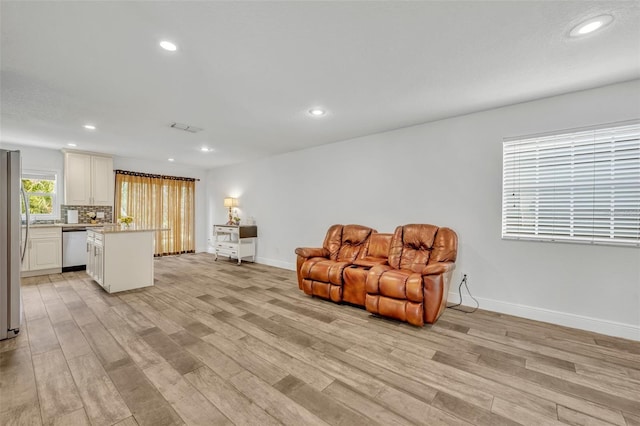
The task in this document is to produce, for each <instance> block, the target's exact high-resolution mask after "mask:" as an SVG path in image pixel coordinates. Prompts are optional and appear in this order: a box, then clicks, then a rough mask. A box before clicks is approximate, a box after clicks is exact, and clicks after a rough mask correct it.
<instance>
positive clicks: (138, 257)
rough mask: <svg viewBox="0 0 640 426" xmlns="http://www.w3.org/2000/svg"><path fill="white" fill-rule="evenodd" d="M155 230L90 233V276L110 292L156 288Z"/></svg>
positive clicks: (88, 267) (88, 262)
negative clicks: (154, 281) (154, 269)
mask: <svg viewBox="0 0 640 426" xmlns="http://www.w3.org/2000/svg"><path fill="white" fill-rule="evenodd" d="M155 231H156V230H155V229H153V230H138V229H132V230H126V229H123V230H120V229H119V228H105V229H103V230H87V274H89V276H90V277H91V278H93V279H94V280H95V281H96V282H97V283H98V284H100V285H101V286H102V288H104V289H105V290H106V291H107V292H109V293H115V292H118V291H125V290H133V289H135V288H141V287H149V286H152V285H153V253H154V240H153V238H154V233H155Z"/></svg>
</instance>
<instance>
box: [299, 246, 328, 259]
mask: <svg viewBox="0 0 640 426" xmlns="http://www.w3.org/2000/svg"><path fill="white" fill-rule="evenodd" d="M296 254H297V255H298V256H302V257H304V258H307V259H308V258H310V257H327V258H328V257H329V252H328V251H327V250H325V249H324V248H322V247H298V248H297V249H296Z"/></svg>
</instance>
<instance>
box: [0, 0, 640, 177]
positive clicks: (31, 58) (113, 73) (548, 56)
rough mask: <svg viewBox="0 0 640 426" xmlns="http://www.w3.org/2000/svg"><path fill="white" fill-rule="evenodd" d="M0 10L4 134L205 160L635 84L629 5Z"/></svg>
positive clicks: (172, 5) (14, 6) (632, 5)
mask: <svg viewBox="0 0 640 426" xmlns="http://www.w3.org/2000/svg"><path fill="white" fill-rule="evenodd" d="M1 8H2V9H1V15H2V16H1V24H2V39H1V43H2V44H1V49H2V50H1V68H2V78H1V96H2V98H1V107H2V110H1V113H2V116H1V120H2V121H1V128H0V129H1V134H0V139H1V140H2V141H4V142H12V143H19V144H27V145H35V146H42V147H49V148H56V149H58V148H63V147H66V144H67V143H68V142H75V143H77V144H78V148H77V149H83V150H89V151H97V152H104V153H111V154H115V155H121V156H127V157H133V158H145V159H152V160H160V161H166V160H167V158H169V157H173V158H175V159H176V163H183V164H188V165H192V166H196V167H203V168H211V167H216V166H220V165H224V164H231V163H235V162H240V161H245V160H248V159H253V158H258V157H264V156H268V155H272V154H277V153H282V152H287V151H293V150H298V149H304V148H307V147H311V146H315V145H321V144H326V143H331V142H336V141H340V140H344V139H349V138H353V137H357V136H362V135H367V134H371V133H376V132H381V131H385V130H390V129H394V128H399V127H405V126H409V125H412V124H418V123H423V122H428V121H432V120H436V119H440V118H444V117H449V116H454V115H460V114H465V113H469V112H473V111H478V110H483V109H487V108H493V107H497V106H503V105H509V104H514V103H518V102H523V101H527V100H532V99H537V98H541V97H546V96H552V95H557V94H562V93H567V92H572V91H576V90H582V89H587V88H592V87H597V86H602V85H606V84H610V83H616V82H621V81H625V80H631V79H635V78H639V77H640V2H638V1H632V2H623V1H614V2H611V1H599V2H588V1H553V2H549V1H502V2H500V1H491V2H484V1H449V2H445V1H439V2H433V1H428V2H427V1H424V2H393V1H390V2H357V1H356V2H347V1H345V2H324V1H318V2H178V1H175V2H128V1H122V2H93V1H85V2H24V1H20V2H19V1H12V2H10V1H2V3H1ZM603 13H608V14H611V15H613V16H614V17H615V20H614V22H613V23H612V24H611V25H609V26H608V27H606V28H605V29H604V30H602V31H601V32H599V33H595V34H592V35H588V36H585V37H583V38H579V39H575V38H569V37H568V32H569V31H570V30H571V28H572V27H573V26H574V25H575V24H577V23H579V22H581V21H583V20H585V19H587V18H590V17H593V16H596V15H600V14H603ZM161 39H169V40H172V41H174V42H175V43H176V44H177V45H178V46H179V50H178V51H177V52H175V53H169V52H166V51H164V50H162V49H161V48H160V47H159V46H158V42H159V41H160V40H161ZM314 106H322V107H324V108H326V109H327V110H328V111H329V113H328V114H327V116H325V117H323V118H311V117H309V116H308V115H307V114H306V112H307V111H308V110H309V108H311V107H314ZM174 121H177V122H180V123H186V124H189V125H193V126H197V127H201V128H204V131H202V132H200V133H197V134H191V133H186V132H182V131H178V130H175V129H171V128H169V124H170V123H172V122H174ZM85 123H93V124H95V125H96V126H97V127H98V130H96V131H93V132H91V131H87V130H85V129H83V128H82V125H83V124H85ZM203 145H206V146H210V147H212V148H214V149H215V151H214V152H211V153H206V154H205V153H202V152H200V151H199V149H200V148H201V147H202V146H203Z"/></svg>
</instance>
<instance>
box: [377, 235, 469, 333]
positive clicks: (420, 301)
mask: <svg viewBox="0 0 640 426" xmlns="http://www.w3.org/2000/svg"><path fill="white" fill-rule="evenodd" d="M457 252H458V237H457V235H456V233H455V232H454V231H453V230H451V229H449V228H438V227H437V226H434V225H404V226H398V227H397V228H396V230H395V232H394V234H393V238H392V241H391V249H390V250H389V260H388V265H376V266H373V267H372V268H371V270H370V271H369V273H368V274H367V283H366V291H367V296H366V301H365V306H366V308H367V311H369V312H371V313H373V314H377V315H380V316H385V317H390V318H395V319H398V320H401V321H406V322H408V323H410V324H413V325H417V326H423V325H424V323H425V322H427V323H434V322H435V321H436V320H437V319H438V317H439V316H440V315H441V314H442V312H443V311H444V309H445V307H446V304H447V294H448V293H449V283H450V281H451V274H452V272H453V270H454V268H455V261H456V256H457Z"/></svg>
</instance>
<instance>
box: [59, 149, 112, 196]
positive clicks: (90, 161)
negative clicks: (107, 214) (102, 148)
mask: <svg viewBox="0 0 640 426" xmlns="http://www.w3.org/2000/svg"><path fill="white" fill-rule="evenodd" d="M64 200H65V204H68V205H81V206H83V205H94V206H112V205H113V158H111V157H108V156H103V155H95V154H85V153H80V152H71V151H66V152H65V153H64Z"/></svg>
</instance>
